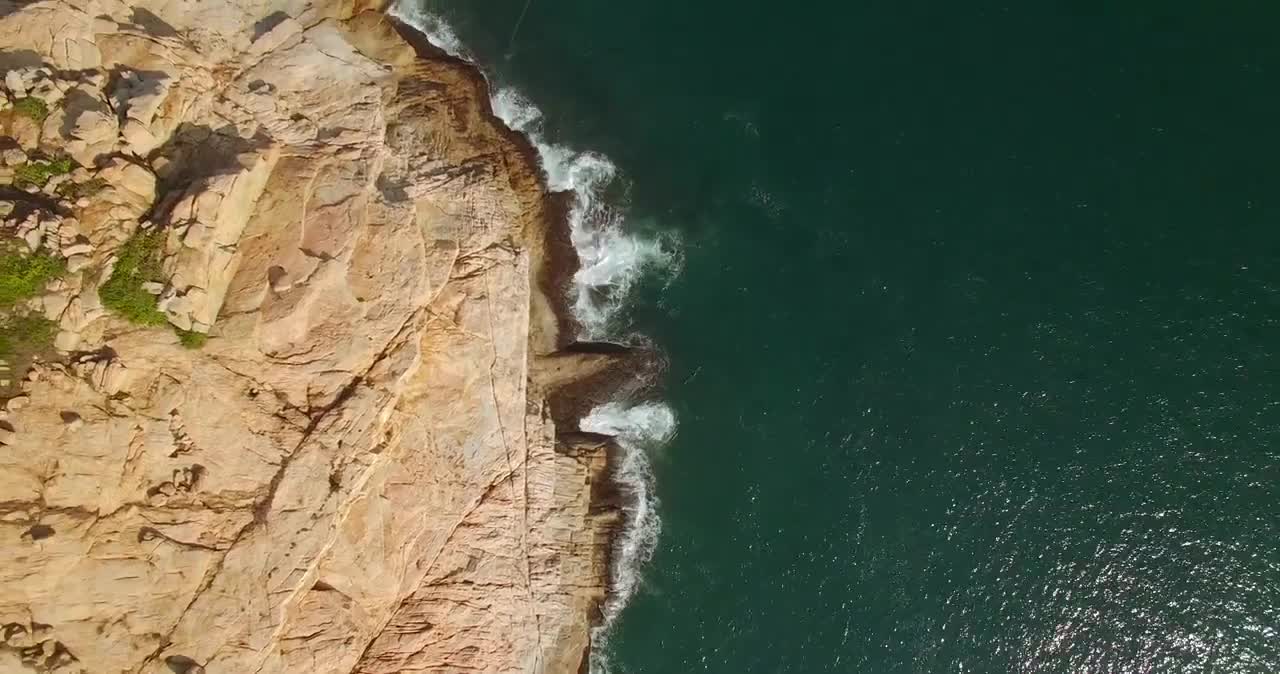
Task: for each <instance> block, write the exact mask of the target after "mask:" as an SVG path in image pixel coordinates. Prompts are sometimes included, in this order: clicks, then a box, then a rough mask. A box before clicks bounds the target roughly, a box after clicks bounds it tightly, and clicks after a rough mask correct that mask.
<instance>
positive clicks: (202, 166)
mask: <svg viewBox="0 0 1280 674" xmlns="http://www.w3.org/2000/svg"><path fill="white" fill-rule="evenodd" d="M269 147H271V137H270V136H267V135H266V134H265V133H262V132H261V131H259V132H258V133H257V134H256V135H254V136H252V137H250V138H245V137H243V136H241V135H240V133H239V131H238V130H237V129H236V128H235V127H234V126H232V125H227V126H224V127H222V128H219V129H214V128H213V127H210V126H208V125H205V124H190V123H186V122H184V123H182V124H181V125H179V126H178V128H177V129H176V130H175V131H174V132H173V135H172V137H170V139H169V141H168V142H167V143H165V144H164V145H162V146H160V147H159V148H158V149H156V151H155V152H153V153H151V156H150V157H149V160H150V162H151V163H152V164H154V163H155V161H156V160H157V159H159V158H161V157H163V158H164V159H166V160H168V162H169V164H168V165H167V166H165V167H164V168H162V169H160V170H159V171H157V174H158V177H159V178H160V181H161V185H162V186H163V187H164V188H165V191H170V190H173V189H175V188H178V187H184V186H187V185H191V184H194V183H197V182H200V181H204V180H208V179H209V178H213V177H215V176H220V175H229V174H233V173H239V172H240V170H241V169H243V168H245V167H247V166H250V165H251V163H252V161H253V157H254V156H255V155H257V154H260V153H261V152H262V151H264V150H266V149H267V148H269Z"/></svg>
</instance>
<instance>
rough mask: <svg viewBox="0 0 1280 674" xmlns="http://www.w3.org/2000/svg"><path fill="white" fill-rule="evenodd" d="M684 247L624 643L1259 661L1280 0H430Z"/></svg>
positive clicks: (658, 307) (1187, 664)
mask: <svg viewBox="0 0 1280 674" xmlns="http://www.w3.org/2000/svg"><path fill="white" fill-rule="evenodd" d="M427 6H428V8H429V9H430V10H432V11H434V12H437V13H439V14H440V15H442V16H444V17H446V18H447V19H448V20H449V22H450V23H451V24H452V25H453V26H454V28H455V29H456V32H457V35H458V37H459V38H460V39H461V41H462V42H463V43H465V44H466V45H467V47H468V49H469V50H470V51H471V52H472V54H473V56H474V58H475V59H476V60H477V61H478V62H480V63H481V64H483V65H484V66H485V67H486V68H487V69H488V70H489V71H490V73H491V76H492V77H493V79H494V81H495V82H496V83H499V84H503V85H511V86H515V87H517V88H518V89H519V90H520V91H521V92H523V94H524V95H525V96H526V97H527V98H528V99H529V100H531V101H533V102H534V103H536V104H537V106H538V107H539V108H540V109H541V110H542V112H543V114H544V116H545V117H544V123H543V126H542V131H543V134H544V136H545V137H546V138H547V139H550V140H551V141H554V142H561V143H566V144H568V145H571V146H573V147H575V148H579V149H588V148H589V149H593V150H596V151H599V152H601V153H603V155H606V156H607V157H609V158H610V159H611V160H612V162H613V163H614V164H615V165H616V166H617V167H618V169H619V171H620V177H619V178H618V180H616V181H615V183H613V184H612V185H611V187H610V189H609V191H608V192H609V193H608V196H609V197H610V198H611V199H613V200H614V201H615V203H622V204H625V206H626V213H627V220H626V227H627V228H629V230H630V231H631V232H633V233H636V234H638V235H639V236H641V237H649V239H655V237H659V236H660V235H665V236H668V237H669V238H670V239H674V240H678V241H679V244H678V249H679V252H680V255H679V258H680V259H679V263H678V264H679V268H680V270H679V274H678V275H676V276H674V277H670V276H669V275H664V274H663V273H655V274H652V275H651V276H650V277H649V280H648V282H647V283H644V284H642V285H641V286H640V287H639V289H638V290H637V292H635V293H633V294H632V296H631V298H630V301H629V302H628V303H627V307H628V308H627V309H626V310H624V311H623V313H621V314H618V315H617V316H615V320H614V322H613V325H612V326H611V329H612V330H613V331H614V332H615V333H618V334H625V332H626V330H627V329H628V326H631V327H634V328H635V329H638V330H641V331H643V332H645V333H646V334H649V335H651V336H653V337H654V338H655V339H656V340H657V341H658V342H659V343H661V344H662V345H663V347H664V348H665V349H666V350H667V352H668V355H669V356H670V359H671V370H670V373H669V376H668V390H667V391H666V397H667V400H668V402H669V403H670V404H671V405H672V406H673V407H674V409H675V411H676V412H677V414H678V415H679V418H680V428H679V434H678V435H677V437H676V438H675V439H674V440H673V441H672V442H670V443H669V444H668V445H667V446H666V447H665V448H663V449H661V450H657V451H655V452H654V454H653V455H652V457H651V458H652V463H653V472H654V475H655V477H656V493H657V495H658V497H659V499H660V505H659V512H660V514H661V518H662V523H663V524H662V533H661V536H660V538H659V539H658V544H657V550H656V553H655V555H654V557H653V559H652V560H651V561H650V562H649V563H648V564H647V565H645V566H644V567H643V569H642V576H643V582H642V584H641V587H640V590H639V591H638V592H637V593H636V595H635V596H634V598H633V599H632V600H631V601H630V603H629V605H628V606H627V608H626V609H625V611H624V612H623V613H622V616H621V618H620V619H619V620H618V621H617V623H616V624H615V625H614V626H613V629H612V630H611V637H610V638H609V640H608V643H607V645H606V646H605V647H603V648H602V649H601V650H602V653H603V654H606V655H607V656H608V661H609V662H608V665H609V667H610V669H611V670H612V671H614V672H630V673H640V672H646V673H655V674H668V673H670V674H684V673H687V672H717V673H726V674H739V673H751V674H763V673H771V672H786V673H796V674H805V673H809V672H860V673H869V674H881V673H884V674H888V673H898V672H903V673H906V672H921V673H942V672H966V673H969V672H973V673H990V674H1001V673H1004V672H1020V673H1037V674H1038V673H1048V672H1055V673H1056V672H1064V673H1067V672H1070V673H1076V672H1089V673H1108V674H1110V673H1117V674H1137V673H1147V672H1153V673H1165V672H1205V673H1208V672H1214V673H1217V674H1234V673H1240V672H1250V673H1252V672H1258V673H1274V672H1280V362H1278V361H1277V356H1278V355H1280V353H1278V352H1280V229H1277V225H1278V224H1280V222H1278V218H1280V166H1278V165H1277V157H1280V125H1278V124H1277V120H1280V87H1278V86H1277V81H1280V80H1278V79H1277V77H1278V76H1280V40H1277V39H1276V37H1275V33H1276V26H1277V25H1280V5H1277V4H1276V3H1274V2H1260V1H1248V0H1240V1H1238V2H1230V3H1208V2H1167V1H1166V2H1150V1H1135V2H1127V3H1104V2H1101V1H1100V0H1079V1H1076V2H1068V1H1065V0H1058V1H1054V2H1049V1H1044V0H1029V1H1027V2H1018V3H996V2H981V1H978V2H954V1H950V0H948V1H944V0H927V1H926V0H896V1H893V2H889V1H876V2H872V1H865V0H849V1H847V2H842V3H824V4H821V5H819V4H813V3H809V4H805V3H792V4H786V3H764V2H759V1H758V0H737V1H735V2H724V1H722V0H704V1H702V2H698V3H687V2H673V1H671V0H647V1H646V2H608V3H606V2H600V1H599V0H532V2H529V3H528V4H526V3H525V2H524V0H490V2H484V3H479V2H474V1H471V2H463V1H462V0H438V1H435V2H430V3H428V5H427Z"/></svg>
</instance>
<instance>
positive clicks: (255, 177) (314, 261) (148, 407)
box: [0, 0, 619, 674]
mask: <svg viewBox="0 0 1280 674" xmlns="http://www.w3.org/2000/svg"><path fill="white" fill-rule="evenodd" d="M376 4H378V3H375V2H369V1H362V0H345V1H344V0H314V1H308V0H39V1H36V2H21V3H14V2H12V1H7V0H0V45H3V47H0V71H3V76H4V81H3V96H2V97H0V101H3V102H0V158H2V159H3V165H2V166H0V216H2V217H3V225H2V229H0V400H3V401H4V403H3V406H4V411H3V412H0V540H2V541H3V543H2V544H0V672H31V671H35V672H58V673H60V674H63V673H66V674H70V673H74V672H84V673H93V674H99V673H112V674H114V673H117V672H121V673H123V672H136V673H145V674H162V673H173V672H176V673H177V674H199V673H201V672H208V673H210V674H213V673H234V674H241V673H246V674H247V673H258V674H269V673H273V672H305V673H308V674H311V673H315V674H321V673H326V672H332V673H343V674H347V673H355V672H361V673H374V672H387V673H391V672H408V671H414V672H419V671H422V672H463V671H465V672H576V671H579V670H580V669H583V668H585V657H586V652H587V650H588V647H589V646H588V645H589V637H588V630H589V627H590V624H591V622H592V621H593V620H595V619H597V617H598V612H599V605H600V602H601V601H602V600H603V597H604V594H605V592H606V588H605V584H606V578H607V570H608V569H607V567H608V556H609V541H610V536H611V533H612V529H613V527H615V526H616V525H617V522H618V520H619V513H618V511H617V509H616V507H613V506H611V505H610V503H609V501H610V499H609V496H608V492H609V489H608V488H607V486H608V480H607V479H606V477H607V476H606V464H607V459H606V453H607V451H609V447H610V443H609V440H608V439H607V438H603V437H596V436H590V435H585V434H564V433H558V432H557V428H556V422H555V420H554V419H553V415H552V413H551V410H550V403H549V400H551V399H552V398H553V397H555V396H557V395H562V393H560V391H561V390H562V388H563V387H564V386H565V385H566V384H568V383H570V382H572V381H575V380H578V379H582V378H584V377H588V378H589V377H593V376H595V377H598V376H599V373H600V371H601V370H602V369H603V368H607V367H608V366H609V363H608V362H607V361H608V359H607V358H604V359H602V357H601V356H600V355H599V354H575V353H574V352H572V351H570V350H561V347H563V346H564V345H565V344H566V343H567V341H568V339H567V338H566V336H564V335H562V334H560V333H561V331H562V329H563V325H564V321H563V320H561V319H558V318H557V316H555V315H554V312H553V310H552V305H553V304H555V303H554V302H553V301H551V299H549V297H548V294H547V292H545V291H546V288H545V287H544V286H546V283H544V280H546V279H550V278H553V277H555V276H556V274H554V273H551V271H550V270H549V269H548V264H549V262H548V261H547V260H548V259H549V254H548V253H547V250H548V248H549V246H548V244H547V241H548V239H549V237H552V236H553V233H552V232H551V230H550V228H552V227H555V226H558V225H557V223H556V217H555V212H554V205H553V204H552V202H551V201H550V200H548V198H547V195H546V192H545V188H544V185H543V184H542V180H541V178H540V176H539V172H538V168H537V164H536V160H535V158H534V157H533V155H532V153H531V152H530V150H529V149H528V147H527V146H526V145H524V144H523V141H522V140H521V139H519V138H518V137H516V136H515V135H514V134H513V133H512V132H510V131H509V130H508V129H506V128H505V127H504V126H503V125H502V124H501V123H500V122H498V121H497V120H495V119H494V118H493V116H492V114H491V113H490V111H489V104H488V99H487V94H486V92H485V90H484V83H483V80H482V79H481V78H480V76H479V75H478V74H477V73H475V72H474V71H473V70H471V69H470V68H469V67H467V66H466V65H464V64H461V63H458V62H456V61H453V60H451V59H449V58H447V57H444V56H441V55H433V54H431V53H428V52H427V51H425V50H421V49H415V47H414V46H413V45H411V44H410V43H409V42H408V41H406V39H405V37H404V36H402V35H401V33H400V31H399V29H398V28H397V26H395V25H394V24H393V23H392V22H391V21H390V20H389V19H387V18H386V17H385V16H384V15H383V14H382V13H381V12H379V11H377V9H378V8H377V7H376V6H375V5H376Z"/></svg>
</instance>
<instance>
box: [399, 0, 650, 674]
mask: <svg viewBox="0 0 1280 674" xmlns="http://www.w3.org/2000/svg"><path fill="white" fill-rule="evenodd" d="M394 5H395V3H394V0H389V1H388V2H386V3H385V6H384V7H383V8H382V9H381V10H380V12H381V13H382V15H383V16H385V17H386V19H387V20H388V21H389V22H390V23H391V25H392V26H393V27H394V28H395V30H396V32H397V33H398V34H399V35H400V37H401V38H402V39H403V40H405V42H406V43H408V44H409V45H410V46H411V47H412V48H413V50H414V52H415V53H416V54H417V56H418V58H419V59H423V60H434V61H443V62H446V63H449V64H451V65H452V66H453V67H455V68H457V69H458V70H459V71H460V72H462V73H464V74H465V77H466V78H467V80H468V81H469V82H470V83H471V84H472V85H473V86H474V87H475V88H476V90H477V91H478V92H480V93H481V95H480V96H478V98H479V99H480V101H481V103H482V110H483V114H484V116H485V117H486V119H487V120H488V121H489V122H490V123H491V124H492V125H493V126H494V127H495V128H497V129H498V130H499V131H500V132H501V133H502V134H503V136H504V137H505V138H506V139H507V141H508V142H509V143H510V144H511V146H512V147H513V148H514V149H515V150H516V152H517V153H518V154H519V155H520V156H521V158H522V160H523V161H524V162H525V163H526V164H527V165H528V166H529V167H532V168H533V171H532V173H533V174H534V175H536V176H537V184H538V188H539V190H540V194H539V195H538V197H537V201H538V203H539V208H540V210H541V213H540V217H538V218H536V219H535V222H539V223H540V224H541V230H540V231H538V232H534V233H529V234H530V236H529V237H528V239H527V243H528V244H529V246H530V250H529V253H530V257H531V259H532V265H531V267H532V269H531V272H532V281H533V282H532V283H531V297H530V319H529V320H530V362H529V366H530V367H529V379H530V387H531V388H530V398H533V397H534V394H535V392H536V394H537V395H539V396H541V397H543V398H544V399H545V400H546V401H547V405H548V408H549V413H550V416H551V419H552V421H553V423H554V425H555V428H556V441H555V450H556V451H557V452H558V453H561V454H564V455H569V456H575V457H576V456H581V455H582V454H583V453H584V452H586V453H593V452H599V453H601V454H603V459H604V467H603V470H601V471H600V472H598V473H596V477H597V478H598V479H599V481H598V482H594V483H592V484H591V486H590V497H589V502H590V510H591V513H592V514H593V515H594V516H597V517H601V518H603V519H604V520H606V522H607V523H606V524H605V525H604V529H605V530H604V532H603V534H604V537H605V539H606V544H605V546H604V550H603V557H604V559H603V565H602V567H601V576H600V577H599V578H597V579H595V580H596V581H597V582H598V583H599V585H600V586H601V587H603V588H604V589H605V592H604V594H603V595H602V596H601V597H600V598H599V601H597V602H596V604H595V605H594V606H593V607H592V610H591V613H590V615H589V616H588V625H589V627H590V630H589V631H590V633H589V634H588V635H587V640H586V646H585V649H584V651H583V654H582V660H581V663H580V665H579V667H578V669H577V671H578V673H579V674H588V673H589V672H590V671H591V661H592V650H593V647H594V646H595V644H594V639H593V635H594V633H595V631H596V630H598V629H600V628H601V627H602V626H604V622H605V619H606V616H605V609H606V607H607V606H608V604H609V602H610V601H611V600H612V599H613V598H614V595H615V593H616V591H617V588H615V587H614V572H615V565H616V564H617V563H618V560H617V557H618V554H619V551H618V547H619V546H621V545H622V544H623V542H624V540H625V538H626V535H627V533H628V531H627V530H628V528H629V527H630V526H634V525H635V524H634V523H630V522H628V519H629V518H628V515H627V514H626V513H627V511H628V510H629V509H634V505H635V502H636V501H637V500H638V499H639V498H640V497H639V496H638V495H636V494H635V493H633V492H634V488H633V487H632V486H630V485H628V484H627V483H626V482H625V481H624V480H622V479H621V477H620V473H621V470H622V467H623V464H624V457H625V454H626V452H627V451H628V450H627V449H625V448H624V447H623V446H622V445H621V443H620V442H619V440H618V438H617V436H612V435H605V434H600V433H591V432H587V431H583V430H581V429H580V428H579V424H580V422H581V421H582V420H583V419H584V418H585V417H586V416H587V414H588V413H589V412H590V411H591V410H592V409H593V408H595V407H598V406H601V405H605V404H607V403H610V402H616V401H617V400H618V399H619V398H623V399H626V400H629V401H632V402H635V403H641V402H645V401H650V400H652V399H654V398H655V397H656V393H657V392H659V391H660V390H661V388H662V383H661V379H662V375H663V373H664V372H665V370H666V365H667V362H666V359H665V356H664V355H663V353H662V352H661V350H659V349H658V348H657V347H656V346H654V345H653V344H652V343H651V342H649V341H648V340H644V342H643V343H642V344H641V345H638V346H634V345H625V344H619V343H614V342H597V341H578V340H577V339H576V338H575V336H574V335H575V333H577V332H578V331H579V330H580V329H581V325H580V324H579V323H578V321H577V320H576V319H575V318H574V316H573V313H572V311H571V309H570V303H569V297H570V290H571V288H572V282H573V278H574V275H575V274H576V273H577V272H578V270H579V269H580V268H581V261H580V258H579V255H578V252H577V250H576V249H575V248H574V245H573V242H572V240H571V224H570V219H569V215H570V211H571V208H572V203H571V202H572V200H573V198H574V193H573V192H572V191H568V190H566V191H561V192H555V191H552V190H551V189H550V187H549V185H548V181H547V174H546V171H545V170H544V169H543V168H542V165H541V160H540V156H539V153H538V150H537V148H536V147H535V146H534V143H533V140H532V139H531V138H530V137H529V136H528V135H527V134H525V133H524V132H521V131H519V130H516V129H512V128H511V127H509V126H508V125H507V124H506V122H505V121H504V120H503V119H502V118H500V117H498V115H497V114H496V113H495V112H494V110H493V104H492V94H493V93H494V92H493V89H492V88H491V86H490V83H489V80H488V78H487V77H486V76H485V74H484V72H483V71H482V70H481V68H480V66H479V65H478V64H476V63H473V62H471V61H468V60H466V59H464V58H461V57H458V56H455V55H453V54H450V53H448V52H447V51H445V50H444V49H442V48H440V47H438V46H436V45H434V44H432V43H431V41H430V39H429V38H428V36H427V35H426V34H424V33H423V32H421V31H420V30H418V29H417V28H415V27H414V26H412V25H410V24H408V23H407V22H406V21H405V20H403V19H402V18H400V17H398V16H396V15H395V14H393V12H392V9H393V8H394ZM633 451H643V450H633Z"/></svg>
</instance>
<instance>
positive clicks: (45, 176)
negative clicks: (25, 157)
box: [13, 157, 76, 187]
mask: <svg viewBox="0 0 1280 674" xmlns="http://www.w3.org/2000/svg"><path fill="white" fill-rule="evenodd" d="M75 167H76V164H75V162H73V161H71V159H69V158H67V157H63V158H61V159H49V160H38V161H29V162H27V163H25V164H23V165H21V166H19V167H17V168H16V169H14V170H13V184H14V185H16V186H18V187H22V186H25V185H35V186H36V187H44V186H45V185H46V184H47V183H48V182H49V179H50V178H52V177H53V176H60V175H63V174H66V173H71V171H72V170H73V169H74V168H75Z"/></svg>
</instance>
